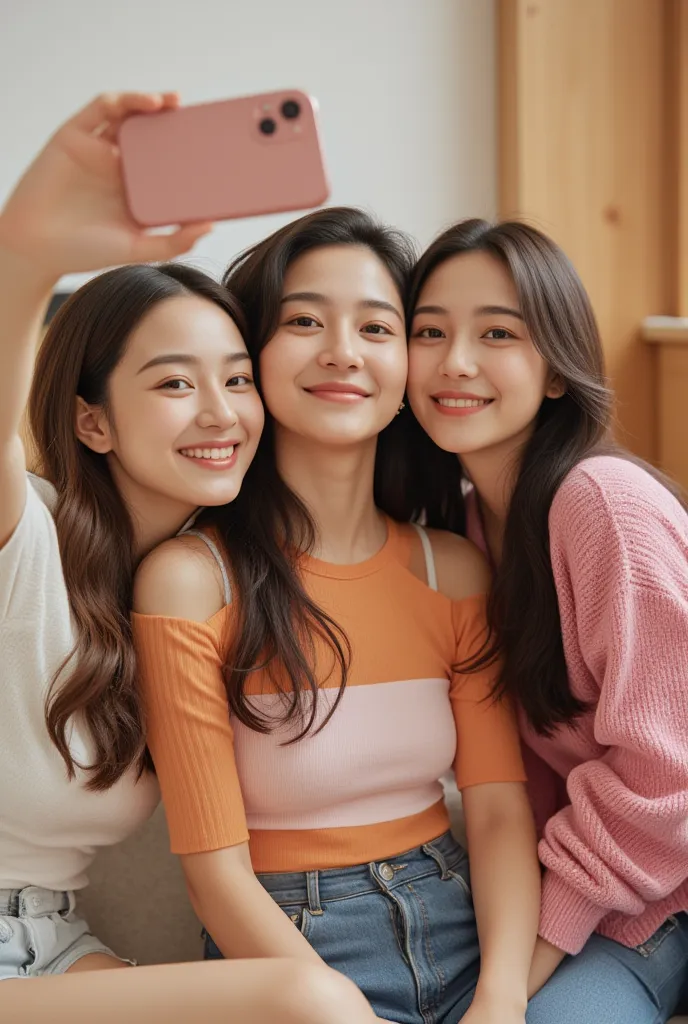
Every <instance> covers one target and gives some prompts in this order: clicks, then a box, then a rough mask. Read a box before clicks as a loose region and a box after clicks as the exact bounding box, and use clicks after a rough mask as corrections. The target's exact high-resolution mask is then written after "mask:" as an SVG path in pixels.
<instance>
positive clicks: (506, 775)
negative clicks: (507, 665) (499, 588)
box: [450, 595, 526, 789]
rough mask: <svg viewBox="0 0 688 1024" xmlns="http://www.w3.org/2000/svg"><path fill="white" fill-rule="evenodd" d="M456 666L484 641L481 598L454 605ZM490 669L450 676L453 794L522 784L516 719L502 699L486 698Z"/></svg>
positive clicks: (482, 601)
mask: <svg viewBox="0 0 688 1024" xmlns="http://www.w3.org/2000/svg"><path fill="white" fill-rule="evenodd" d="M453 617H454V628H455V631H456V638H457V642H456V661H457V663H461V662H463V661H465V660H466V659H468V658H469V657H472V656H473V655H475V654H476V653H477V652H478V651H479V650H480V648H481V646H482V644H483V642H484V640H485V637H486V636H487V619H486V613H485V598H484V596H483V595H479V596H477V597H470V598H466V599H465V600H463V601H455V602H454V605H453ZM495 671H496V666H495V665H491V666H490V667H489V668H486V669H481V670H480V671H479V672H467V673H460V672H455V673H454V676H453V678H452V683H451V688H450V698H451V703H452V708H453V711H454V721H455V723H456V743H457V746H456V762H455V765H454V770H455V772H456V784H457V786H458V787H459V789H466V788H467V787H468V786H479V785H481V784H483V783H486V782H525V781H526V773H525V769H524V767H523V760H522V758H521V742H520V738H519V733H518V725H517V722H516V716H515V715H514V713H513V709H512V708H511V706H510V704H509V703H508V702H507V701H505V700H499V701H494V700H493V699H492V698H491V697H490V691H491V688H492V683H493V681H494V678H495Z"/></svg>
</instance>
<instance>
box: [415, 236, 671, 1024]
mask: <svg viewBox="0 0 688 1024" xmlns="http://www.w3.org/2000/svg"><path fill="white" fill-rule="evenodd" d="M410 313H411V321H410V323H411V330H410V334H411V336H410V350H409V384H408V395H409V399H410V402H411V406H412V409H413V412H414V413H415V416H416V417H417V420H418V422H419V423H420V424H421V426H422V427H423V428H424V430H425V431H427V434H428V435H429V437H430V438H431V439H432V441H434V442H435V445H437V446H439V447H438V448H435V447H434V446H433V445H432V444H431V443H430V442H429V441H428V438H427V437H425V436H424V435H423V434H422V433H421V432H420V431H419V430H417V429H416V432H415V433H414V434H413V437H412V439H411V440H410V443H411V444H412V445H413V461H412V465H413V466H414V467H415V469H416V471H417V472H416V474H415V481H413V480H410V479H408V478H407V479H406V480H401V481H399V487H400V489H404V488H406V494H407V495H410V496H411V498H410V504H409V506H408V507H407V509H406V511H407V512H408V513H409V514H412V513H413V511H414V509H413V508H412V507H411V506H413V505H415V506H416V510H417V509H420V508H421V507H426V508H427V509H428V514H429V517H430V519H431V520H432V521H433V522H441V523H443V524H444V525H448V526H451V527H453V528H456V529H459V530H461V529H462V526H463V521H464V519H465V516H466V513H467V514H468V533H469V535H470V536H473V537H474V538H475V539H476V540H477V541H478V542H479V543H482V545H483V547H484V548H485V549H486V550H487V552H488V553H489V556H490V559H491V561H492V565H493V568H494V574H495V576H494V586H493V591H492V597H491V601H490V622H491V626H492V628H493V631H494V633H493V637H494V638H495V639H496V641H497V642H498V644H499V646H500V649H501V652H502V655H503V663H502V666H501V669H500V673H499V679H498V683H497V690H498V692H504V693H506V694H508V695H509V696H510V697H511V698H512V699H514V701H515V702H516V703H517V705H518V706H519V709H520V718H521V726H522V734H523V737H524V740H525V742H526V743H527V744H528V745H529V746H530V747H531V748H532V750H533V751H534V753H535V754H537V755H538V758H539V761H540V764H541V766H542V767H543V769H544V771H545V773H549V778H544V780H543V779H540V780H538V779H536V780H534V781H535V782H536V786H535V791H536V793H539V794H543V793H544V794H545V796H547V794H549V797H551V796H552V794H553V793H556V790H557V788H558V791H559V794H560V801H559V806H558V808H555V811H556V813H553V815H552V816H551V817H550V819H549V821H548V822H547V825H546V827H545V829H544V835H543V838H542V840H541V843H540V857H541V860H542V863H543V865H544V867H545V874H544V879H543V892H542V911H541V920H540V929H539V936H540V937H539V939H538V943H537V948H536V951H535V958H534V962H533V969H532V977H531V989H532V991H536V990H538V989H540V988H541V986H542V985H543V984H544V983H545V981H547V979H548V978H550V976H552V975H553V977H551V980H550V981H549V982H548V984H547V985H546V986H545V987H544V989H542V991H541V992H539V994H538V995H537V996H536V997H535V998H534V999H533V1001H532V1002H531V1004H530V1007H529V1010H528V1022H529V1024H545V1022H550V1021H556V1022H557V1024H591V1022H593V1021H605V1024H617V1022H618V1024H628V1022H629V1021H633V1022H634V1024H643V1022H647V1024H651V1022H652V1024H657V1022H660V1021H666V1020H667V1018H668V1017H670V1016H671V1014H672V1013H674V1012H675V1011H676V1008H677V1006H678V1005H679V1004H680V1003H681V1002H682V1001H684V1000H685V999H686V998H687V997H688V917H687V915H686V911H687V910H688V829H687V823H688V727H687V723H688V687H687V686H686V670H687V666H688V560H687V555H688V515H687V514H686V511H685V509H684V508H683V507H682V506H681V504H680V502H679V501H678V500H677V498H676V497H675V496H674V494H672V493H671V491H670V489H669V486H668V485H667V484H666V482H664V481H662V479H661V478H660V477H659V475H658V474H657V473H656V472H654V471H653V470H651V469H650V468H649V467H646V466H643V465H642V464H641V463H639V462H638V460H634V459H632V458H631V456H630V455H628V454H627V453H625V452H623V451H622V450H620V449H619V448H617V447H615V446H614V445H613V443H612V441H611V440H610V417H611V395H610V392H609V391H608V389H607V386H606V381H605V377H604V373H603V359H602V350H601V345H600V340H599V336H598V333H597V328H596V325H595V321H594V317H593V313H592V310H591V307H590V303H589V300H588V298H587V295H586V293H585V291H584V289H583V287H582V285H581V283H580V281H579V279H578V277H577V275H576V273H575V271H574V270H573V268H572V267H571V265H570V263H569V262H568V260H567V259H566V257H565V256H564V255H563V253H562V252H561V251H560V250H559V249H558V248H557V246H556V245H555V244H554V243H553V242H552V241H550V240H549V239H548V238H546V237H545V236H543V235H542V234H540V233H539V232H538V231H536V230H534V229H533V228H530V227H528V226H526V225H523V224H518V223H503V224H497V225H496V226H491V225H489V224H486V223H485V222H483V221H476V220H472V221H467V222H465V223H462V224H458V225H457V226H455V227H453V228H450V229H449V230H448V231H447V232H445V234H443V235H442V236H441V237H440V238H438V239H437V241H436V242H434V243H433V245H431V247H430V248H429V250H428V251H427V252H426V253H425V255H424V256H423V257H422V259H421V260H420V262H419V264H418V266H417V269H416V273H415V279H414V283H413V288H412V294H411V304H410ZM440 449H442V450H443V451H440ZM448 453H451V454H448ZM457 455H458V457H459V458H458V460H457V459H456V456H457ZM467 486H470V487H471V488H472V489H471V490H470V491H468V492H467ZM465 493H468V499H467V501H466V503H464V497H463V495H464V494H465ZM414 495H415V498H414V497H413V496H414ZM402 497H403V495H401V494H400V495H399V500H401V498H402ZM484 656H485V657H483V658H482V659H478V660H477V664H478V665H482V664H483V663H484V661H485V658H486V657H488V656H489V652H488V651H485V652H484ZM552 776H555V777H556V778H558V780H559V786H558V787H552V786H551V781H552ZM542 781H544V783H545V785H544V789H543V787H542V786H539V785H537V783H538V782H542ZM562 783H565V785H566V788H565V789H564V788H563V786H562ZM567 954H568V956H567ZM562 961H563V962H562ZM559 965H561V966H559ZM555 970H556V973H554V972H555Z"/></svg>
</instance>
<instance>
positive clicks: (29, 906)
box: [0, 885, 76, 917]
mask: <svg viewBox="0 0 688 1024" xmlns="http://www.w3.org/2000/svg"><path fill="white" fill-rule="evenodd" d="M75 905H76V898H75V896H74V893H73V892H55V890H53V889H41V888H40V887H39V886H37V885H29V886H27V887H26V888H25V889H0V915H2V916H3V917H43V916H44V915H46V914H59V913H61V912H62V911H63V910H69V911H72V910H74V907H75Z"/></svg>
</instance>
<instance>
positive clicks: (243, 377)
mask: <svg viewBox="0 0 688 1024" xmlns="http://www.w3.org/2000/svg"><path fill="white" fill-rule="evenodd" d="M233 381H234V382H239V383H234V384H232V382H233ZM172 384H186V385H188V386H187V387H185V388H173V387H171V385H172ZM250 384H253V378H252V377H249V376H248V374H246V373H236V374H234V376H233V377H229V378H228V380H227V381H226V383H225V387H230V386H233V387H241V386H244V387H246V386H248V385H250ZM158 390H160V391H179V392H184V391H193V386H192V385H190V384H189V382H188V380H184V378H183V377H173V378H172V379H171V380H166V381H163V383H162V384H161V385H160V387H159V389H158Z"/></svg>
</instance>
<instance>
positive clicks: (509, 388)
mask: <svg viewBox="0 0 688 1024" xmlns="http://www.w3.org/2000/svg"><path fill="white" fill-rule="evenodd" d="M495 355H496V356H498V355H499V353H495ZM501 355H502V358H501V359H500V358H493V359H491V360H486V365H485V370H486V376H487V377H488V379H489V380H490V382H491V383H492V384H493V386H494V387H496V388H497V390H498V391H499V393H500V395H501V397H502V399H503V400H504V401H509V402H510V403H513V404H514V405H518V406H520V407H521V408H524V409H535V410H537V409H538V408H539V407H540V403H541V402H542V399H543V398H544V397H545V388H546V368H545V366H544V364H542V363H540V362H538V361H536V360H531V359H528V358H526V356H525V355H523V354H521V353H513V355H512V354H510V353H501Z"/></svg>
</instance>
